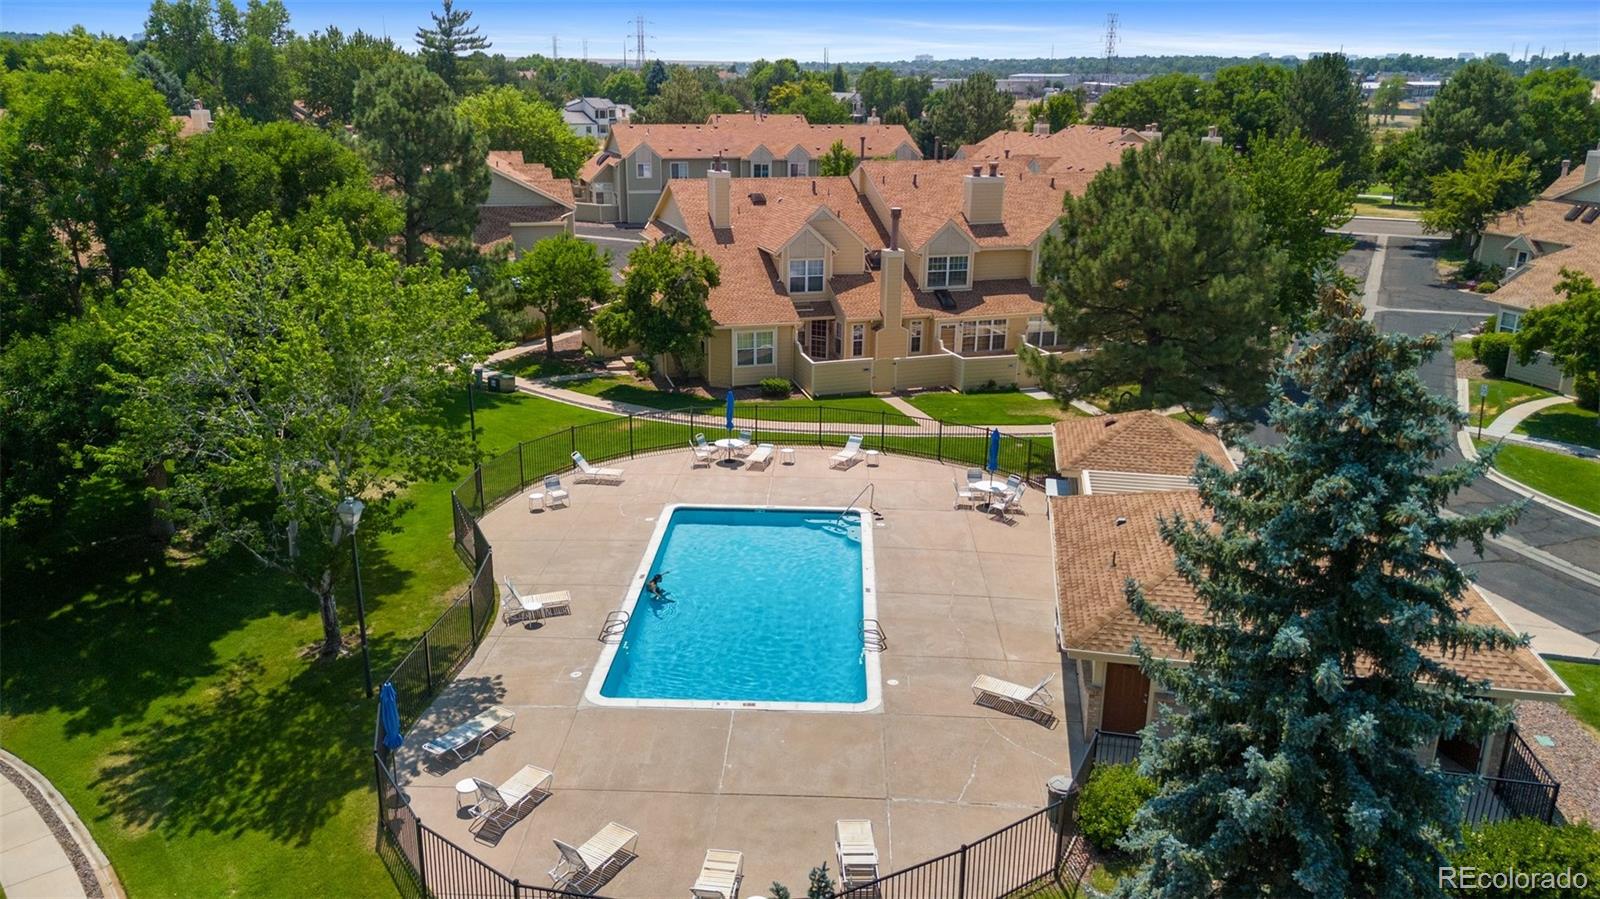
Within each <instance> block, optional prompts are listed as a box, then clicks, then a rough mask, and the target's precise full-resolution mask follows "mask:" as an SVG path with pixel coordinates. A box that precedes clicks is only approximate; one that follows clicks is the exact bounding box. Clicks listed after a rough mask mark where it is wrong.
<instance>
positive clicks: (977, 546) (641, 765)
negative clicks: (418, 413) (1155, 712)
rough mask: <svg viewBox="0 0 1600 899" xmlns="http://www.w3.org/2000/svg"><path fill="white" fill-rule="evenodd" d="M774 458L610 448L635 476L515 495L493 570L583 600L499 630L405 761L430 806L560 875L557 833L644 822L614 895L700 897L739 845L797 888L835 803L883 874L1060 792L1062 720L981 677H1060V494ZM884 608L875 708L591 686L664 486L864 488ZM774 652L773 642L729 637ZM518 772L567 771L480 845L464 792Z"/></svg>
mask: <svg viewBox="0 0 1600 899" xmlns="http://www.w3.org/2000/svg"><path fill="white" fill-rule="evenodd" d="M797 453H798V462H797V464H795V465H793V466H785V465H782V464H779V463H777V462H776V461H775V462H774V464H772V465H771V466H770V467H769V468H768V469H767V470H764V471H763V470H760V469H756V470H750V469H748V468H746V467H740V468H738V469H733V470H730V469H729V468H727V467H725V466H721V465H717V466H712V467H711V468H709V469H707V468H691V465H690V463H691V458H690V455H689V453H688V451H687V450H685V451H683V452H682V453H670V454H666V455H659V456H653V457H649V458H643V459H635V460H627V461H619V462H614V463H611V464H613V465H617V466H619V467H622V468H623V469H625V471H626V473H627V479H626V482H625V483H624V484H623V485H621V486H605V485H587V484H584V485H577V486H575V487H573V488H572V494H573V495H572V504H571V507H570V508H566V509H557V510H553V511H544V512H532V513H530V512H529V511H528V508H527V505H526V503H525V502H522V501H521V500H520V499H513V500H511V501H509V502H507V503H505V504H504V505H502V506H501V507H500V508H498V509H496V510H494V511H492V512H491V513H490V514H489V515H488V516H486V517H485V519H484V521H483V527H484V531H485V533H486V535H487V536H488V538H489V540H490V541H491V543H492V544H493V545H494V549H495V569H496V574H497V575H498V576H499V577H501V578H505V577H515V578H518V579H519V585H520V580H521V579H528V580H530V581H531V582H532V583H533V585H534V589H537V590H540V591H544V590H570V591H571V592H572V596H573V614H572V615H571V616H567V617H559V618H553V619H550V620H549V621H547V622H545V623H544V624H543V625H542V626H540V627H538V628H527V627H525V626H523V625H520V624H519V625H515V626H512V627H506V626H504V625H501V624H499V623H497V624H496V625H495V626H494V630H493V632H492V634H491V636H490V637H489V638H488V639H486V640H485V642H484V644H483V646H482V647H481V648H480V649H479V651H478V653H477V655H476V656H475V657H474V658H473V659H472V660H471V661H470V662H469V663H468V665H467V667H466V668H465V669H464V670H463V672H462V674H461V676H460V677H459V678H457V680H456V681H455V682H454V683H453V684H452V685H451V686H450V687H449V688H447V689H446V691H445V692H444V693H443V694H442V695H441V696H440V698H439V700H438V701H437V702H435V704H434V705H433V707H432V708H430V709H429V710H428V712H427V713H426V714H425V715H424V716H423V717H422V719H421V720H420V721H419V723H418V725H417V727H416V728H415V730H414V731H413V732H412V734H411V735H410V737H409V738H408V740H407V742H406V745H405V747H403V748H402V750H401V752H400V753H399V755H398V762H397V764H398V765H399V767H400V769H401V776H402V777H403V778H404V779H405V780H406V781H408V785H407V790H408V792H409V794H410V796H411V800H412V803H413V807H414V808H415V809H416V810H417V812H418V813H419V814H420V815H421V816H422V819H423V820H424V821H425V822H426V823H427V824H428V825H429V826H430V827H432V828H434V829H436V830H438V831H439V832H440V833H442V834H444V835H445V836H447V837H448V838H450V839H451V840H453V841H455V842H457V843H458V844H459V845H461V846H464V847H468V848H470V849H472V850H473V851H475V852H476V853H477V854H478V855H479V857H481V858H483V859H484V860H485V861H487V862H489V863H491V864H493V865H494V866H495V867H497V868H499V869H500V870H501V871H503V872H504V873H506V874H508V875H510V876H513V877H517V878H520V879H521V880H523V881H524V882H527V883H534V884H541V885H542V884H547V883H549V880H548V878H547V877H546V876H545V872H546V870H547V869H548V868H550V867H551V865H552V864H554V862H555V860H556V850H555V848H554V846H553V845H552V844H551V840H552V838H559V839H561V840H563V841H565V842H568V843H573V844H577V843H581V842H582V841H584V840H585V839H587V838H588V837H589V836H591V835H592V834H594V833H595V832H596V831H597V830H599V829H600V828H601V827H603V826H604V825H605V824H606V823H607V822H608V821H616V822H618V823H621V824H624V825H626V826H628V827H630V828H632V829H634V830H637V831H638V832H639V844H638V853H639V858H638V860H637V861H635V862H633V863H632V864H631V865H629V866H628V867H627V868H626V869H624V870H623V872H622V873H621V875H619V876H618V877H617V879H616V880H614V881H613V882H612V883H611V884H610V885H608V886H607V887H606V888H604V889H603V890H602V892H603V893H605V894H606V895H611V896H619V897H633V896H640V897H645V896H650V897H654V896H665V895H684V894H687V892H688V888H689V885H690V884H691V883H692V882H693V880H694V876H695V874H696V873H697V872H698V870H699V865H700V861H701V858H702V856H703V855H704V852H705V850H706V849H707V848H720V849H737V850H740V851H742V852H744V854H745V888H744V891H743V892H744V894H745V895H761V894H763V893H764V892H765V890H766V888H767V886H768V885H769V884H770V883H772V882H773V881H774V880H777V881H780V882H782V883H784V884H786V885H788V886H789V888H790V889H791V890H793V891H795V892H796V894H798V893H800V892H803V891H804V888H805V883H806V874H807V872H808V871H809V870H810V869H811V868H812V867H813V866H815V865H819V864H821V863H823V862H825V861H826V862H827V863H828V866H829V869H830V871H835V873H836V870H835V869H836V867H837V865H836V863H835V862H834V860H833V850H832V841H833V823H834V821H835V820H836V819H838V818H867V819H870V820H872V821H873V823H874V827H875V830H876V834H877V840H878V846H879V850H880V852H881V853H882V861H883V864H882V870H883V871H884V872H888V871H891V870H894V869H897V868H902V867H905V866H908V865H911V864H914V863H916V862H919V861H923V860H926V859H928V858H932V857H933V856H936V855H940V854H942V853H944V852H947V851H950V850H952V849H954V848H956V847H957V846H958V845H960V844H961V843H963V842H969V841H972V840H974V839H976V838H978V837H981V836H983V835H985V834H987V833H989V832H991V831H993V830H996V829H998V828H999V827H1002V826H1004V825H1006V824H1008V823H1010V822H1012V821H1015V820H1017V819H1019V818H1021V817H1023V816H1024V815H1025V814H1027V813H1029V812H1030V811H1033V810H1036V809H1038V808H1040V807H1041V806H1042V805H1043V804H1044V799H1045V790H1044V782H1045V780H1047V779H1048V778H1049V777H1050V776H1052V775H1055V774H1060V773H1065V772H1067V771H1069V770H1070V768H1071V766H1070V757H1071V756H1070V747H1069V745H1068V727H1067V726H1066V725H1065V723H1063V722H1062V721H1058V722H1057V724H1056V726H1055V727H1053V728H1046V727H1042V726H1040V725H1039V724H1035V723H1033V722H1029V721H1024V720H1018V719H1016V718H1012V717H1009V716H1006V715H1002V714H999V713H997V712H994V711H992V710H989V709H986V708H981V707H978V706H975V705H973V704H972V694H971V691H970V685H971V683H972V679H973V678H974V677H975V676H976V675H977V674H980V673H984V674H990V675H994V676H999V677H1004V678H1007V679H1010V680H1014V681H1017V682H1022V683H1029V684H1032V683H1034V682H1036V681H1038V680H1040V679H1041V678H1043V677H1044V676H1045V675H1047V674H1050V673H1057V674H1058V677H1057V681H1056V684H1055V687H1056V689H1054V690H1053V692H1054V694H1055V696H1056V697H1057V702H1056V704H1055V711H1056V714H1057V716H1058V718H1061V717H1065V713H1066V709H1065V708H1063V707H1062V705H1061V703H1060V697H1062V695H1063V693H1064V692H1065V691H1064V690H1063V689H1061V688H1060V685H1061V683H1062V677H1061V674H1062V671H1061V660H1060V656H1059V654H1058V653H1057V651H1056V646H1055V623H1054V622H1055V619H1054V612H1053V603H1052V595H1053V586H1052V585H1053V575H1052V572H1051V561H1050V545H1049V539H1048V527H1047V524H1046V521H1045V514H1044V499H1043V496H1042V495H1040V494H1039V493H1037V492H1032V491H1030V492H1029V494H1028V495H1027V497H1026V499H1025V500H1024V512H1025V514H1022V515H1019V516H1017V518H1016V521H1015V523H1013V524H1010V525H1007V524H1002V523H1000V522H997V521H995V520H993V519H992V518H990V517H989V516H987V515H984V514H983V513H980V512H976V511H972V510H967V509H962V510H959V511H956V510H952V508H951V500H952V498H953V490H952V486H951V481H952V478H953V477H955V476H958V475H959V474H960V470H959V469H956V468H953V467H949V466H942V465H938V464H935V463H931V462H922V461H915V460H910V459H904V458H893V457H885V458H883V459H882V460H881V463H880V464H879V465H878V466H875V467H871V468H869V467H867V466H866V465H865V464H864V463H863V464H857V465H856V466H855V467H854V468H852V469H850V470H849V471H843V472H841V471H834V470H831V469H829V468H828V467H827V456H828V454H829V452H828V451H824V450H814V449H800V450H798V451H797ZM869 482H870V483H872V484H874V485H875V487H874V493H875V496H874V501H873V502H874V506H875V507H876V508H877V509H878V510H879V511H881V512H882V513H883V516H884V521H883V522H882V524H881V526H879V527H878V528H877V529H876V530H875V531H874V542H875V544H876V549H875V554H874V555H875V561H876V566H877V589H878V594H879V596H878V617H879V619H880V621H881V622H882V624H883V628H884V631H885V633H886V635H887V637H888V643H889V645H888V650H887V651H886V652H885V653H884V654H883V658H882V677H883V681H884V683H883V695H884V703H883V706H882V707H881V708H880V709H879V710H877V711H874V712H865V713H826V714H824V713H810V712H789V711H765V710H739V711H726V710H700V709H684V710H679V709H626V708H598V707H594V706H592V705H589V704H587V703H586V702H585V701H584V700H583V691H584V687H585V685H586V684H587V682H588V678H589V674H590V672H591V671H592V670H593V666H594V665H595V663H596V662H597V661H598V657H599V654H600V648H601V644H600V643H599V642H597V639H596V637H597V634H598V633H599V630H600V626H601V623H602V622H603V621H604V619H605V616H606V613H607V612H608V611H610V610H611V609H614V608H617V607H618V606H619V605H620V604H621V601H622V598H623V594H624V591H625V590H626V589H627V582H628V580H629V578H630V577H631V576H632V574H633V572H634V569H635V567H636V566H637V564H638V563H639V560H640V558H641V556H642V554H643V552H644V549H645V545H646V543H647V541H648V539H649V537H650V534H651V532H652V531H653V529H654V528H655V524H656V519H657V517H658V516H659V515H660V513H661V510H662V507H663V506H664V505H665V504H667V503H671V502H719V503H750V504H756V505H762V504H771V505H785V504H795V505H822V506H844V505H845V504H847V503H849V502H850V501H851V498H852V497H854V496H856V494H857V493H858V492H860V490H861V489H862V488H863V487H864V486H865V485H866V484H867V483H869ZM729 651H730V652H759V651H760V650H759V647H730V648H729ZM496 703H497V704H501V705H506V706H508V707H510V708H512V709H513V710H515V711H516V712H517V723H516V733H515V735H514V736H512V737H511V738H510V739H509V740H507V741H505V742H503V743H500V744H497V745H494V746H491V747H490V748H489V749H488V750H487V751H485V752H484V753H482V754H481V755H480V756H478V757H476V758H473V759H471V760H470V761H468V762H465V763H463V764H460V765H458V766H454V767H451V768H447V769H442V770H433V769H430V768H428V767H427V766H425V765H423V764H421V763H420V761H419V759H418V754H417V752H416V750H415V747H417V746H418V745H420V744H421V743H422V742H423V741H425V740H426V739H428V738H429V737H430V736H432V735H433V734H436V733H439V732H442V731H443V730H445V729H447V728H448V727H449V726H451V725H453V724H455V723H457V722H459V721H460V720H462V719H464V718H465V717H467V716H469V715H471V714H473V713H475V712H476V711H478V710H480V709H482V708H483V707H484V706H486V705H489V704H496ZM525 764H533V765H538V766H540V767H542V768H547V769H549V770H551V771H554V772H555V779H554V782H553V783H552V785H551V786H552V789H553V791H554V795H552V796H551V798H550V799H548V800H546V801H545V802H544V803H543V804H542V805H541V806H540V807H539V808H537V809H536V810H534V811H533V812H532V813H531V814H529V816H528V817H527V818H526V819H524V820H523V821H522V822H520V823H519V824H517V825H516V826H514V827H513V828H511V830H510V831H509V832H508V833H507V834H506V835H505V836H504V838H503V839H502V840H501V841H500V842H499V844H498V845H495V846H486V845H483V844H480V843H477V842H475V841H474V840H473V838H472V837H471V835H470V834H469V833H468V830H467V827H468V823H469V821H468V819H467V818H466V817H465V814H464V813H458V812H457V810H456V808H455V804H456V797H455V791H454V789H453V787H452V784H453V783H454V782H455V781H457V780H459V779H461V778H463V777H468V776H474V777H481V778H484V779H486V780H490V781H495V782H499V781H501V780H504V779H505V778H507V777H509V776H510V775H511V774H512V773H513V772H515V771H516V770H518V769H519V768H521V766H523V765H525Z"/></svg>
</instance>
